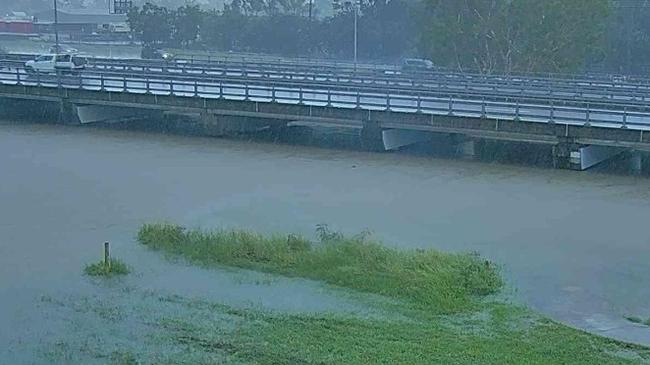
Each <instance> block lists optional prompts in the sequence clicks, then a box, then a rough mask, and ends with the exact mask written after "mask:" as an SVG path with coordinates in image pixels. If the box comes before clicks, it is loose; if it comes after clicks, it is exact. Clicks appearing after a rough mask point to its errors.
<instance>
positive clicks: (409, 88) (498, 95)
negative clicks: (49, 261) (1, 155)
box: [0, 56, 650, 170]
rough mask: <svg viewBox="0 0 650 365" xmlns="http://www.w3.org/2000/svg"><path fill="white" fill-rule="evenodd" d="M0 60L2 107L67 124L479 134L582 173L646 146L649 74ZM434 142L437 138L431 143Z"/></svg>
mask: <svg viewBox="0 0 650 365" xmlns="http://www.w3.org/2000/svg"><path fill="white" fill-rule="evenodd" d="M22 61H23V59H22V58H21V57H18V56H17V57H15V58H14V59H5V60H0V100H4V103H0V108H1V109H0V111H2V110H4V111H5V112H6V113H9V112H11V111H12V110H14V109H16V108H17V107H18V105H19V103H16V102H10V101H11V100H13V101H16V100H23V101H29V102H30V103H43V104H41V105H49V106H50V107H52V105H55V106H56V108H57V110H58V116H59V119H60V121H61V122H64V123H92V122H105V121H111V120H125V119H126V120H128V119H137V118H144V117H151V116H156V115H161V114H162V113H178V114H190V115H193V116H195V117H196V118H197V119H198V120H200V121H201V123H203V124H205V125H206V126H208V127H210V128H211V129H212V130H214V132H215V133H216V134H227V133H230V132H238V131H241V132H245V131H252V130H256V129H259V128H265V127H281V126H285V125H287V124H288V123H296V122H298V123H317V124H321V125H326V126H337V127H341V126H342V127H349V128H356V129H358V130H359V131H360V135H361V140H362V141H363V143H364V144H365V145H366V146H368V147H369V148H372V149H387V150H390V149H397V148H400V147H402V146H405V145H408V144H411V143H416V142H427V141H434V140H436V141H437V140H439V139H437V138H434V136H436V135H443V136H449V137H450V138H451V140H453V145H454V146H453V148H456V149H457V150H458V151H459V152H460V153H461V154H464V155H472V154H473V151H474V149H475V143H477V142H479V141H481V140H484V139H495V140H505V141H514V142H525V143H539V144H546V145H551V146H553V155H554V162H555V165H556V166H557V167H561V168H572V169H580V170H581V169H586V168H589V167H591V166H593V165H595V164H597V163H599V162H602V161H604V160H606V159H608V158H610V157H612V156H615V155H618V154H620V153H621V152H623V151H632V152H633V156H634V158H633V159H632V162H633V164H634V165H635V166H636V168H639V169H640V166H641V161H640V155H639V154H638V153H637V152H638V151H650V137H648V132H649V131H650V111H648V110H647V105H648V101H647V100H649V99H648V98H650V86H648V83H647V82H645V80H634V81H628V80H623V81H620V80H619V81H617V80H607V79H593V78H575V77H574V78H564V79H562V78H557V79H553V78H532V77H524V76H509V77H506V76H481V75H471V74H458V73H445V72H431V73H424V74H403V73H400V72H399V71H396V70H376V69H370V70H348V69H337V68H335V67H316V66H311V65H308V66H305V65H295V66H294V67H290V66H287V65H273V64H254V63H235V64H233V63H201V64H195V63H180V62H179V63H171V64H170V63H160V62H152V61H142V60H110V59H91V60H90V65H89V67H88V69H87V70H86V71H84V72H82V73H81V74H79V75H43V74H35V75H30V74H27V73H26V72H25V70H23V69H22V67H21V64H22ZM431 143H433V142H431Z"/></svg>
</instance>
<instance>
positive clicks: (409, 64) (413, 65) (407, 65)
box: [402, 58, 435, 72]
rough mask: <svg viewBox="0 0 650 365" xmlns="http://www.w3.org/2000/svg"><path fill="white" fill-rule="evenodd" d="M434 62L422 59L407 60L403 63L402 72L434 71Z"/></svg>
mask: <svg viewBox="0 0 650 365" xmlns="http://www.w3.org/2000/svg"><path fill="white" fill-rule="evenodd" d="M434 68H435V66H434V65H433V62H431V61H430V60H425V59H421V58H406V59H404V60H403V61H402V71H406V72H408V71H432V70H433V69H434Z"/></svg>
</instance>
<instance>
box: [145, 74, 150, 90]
mask: <svg viewBox="0 0 650 365" xmlns="http://www.w3.org/2000/svg"><path fill="white" fill-rule="evenodd" d="M145 86H146V88H147V89H146V90H147V91H146V93H147V94H151V82H150V81H149V77H147V79H146V80H145Z"/></svg>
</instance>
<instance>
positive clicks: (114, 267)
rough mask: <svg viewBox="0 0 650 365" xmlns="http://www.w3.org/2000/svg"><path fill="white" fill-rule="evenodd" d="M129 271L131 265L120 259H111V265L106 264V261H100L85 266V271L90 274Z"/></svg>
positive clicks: (118, 273) (104, 274)
mask: <svg viewBox="0 0 650 365" xmlns="http://www.w3.org/2000/svg"><path fill="white" fill-rule="evenodd" d="M129 272H130V270H129V267H128V266H127V265H126V264H125V263H124V262H122V261H120V260H118V259H111V260H110V265H106V264H105V263H104V261H100V262H96V263H94V264H89V265H86V267H85V268H84V273H85V274H86V275H88V276H115V275H126V274H128V273H129Z"/></svg>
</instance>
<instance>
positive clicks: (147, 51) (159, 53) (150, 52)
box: [140, 46, 174, 61]
mask: <svg viewBox="0 0 650 365" xmlns="http://www.w3.org/2000/svg"><path fill="white" fill-rule="evenodd" d="M140 58H142V59H143V60H163V61H173V60H174V55H173V54H172V53H170V52H165V51H163V50H162V49H157V48H153V47H151V46H144V47H142V52H140Z"/></svg>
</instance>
